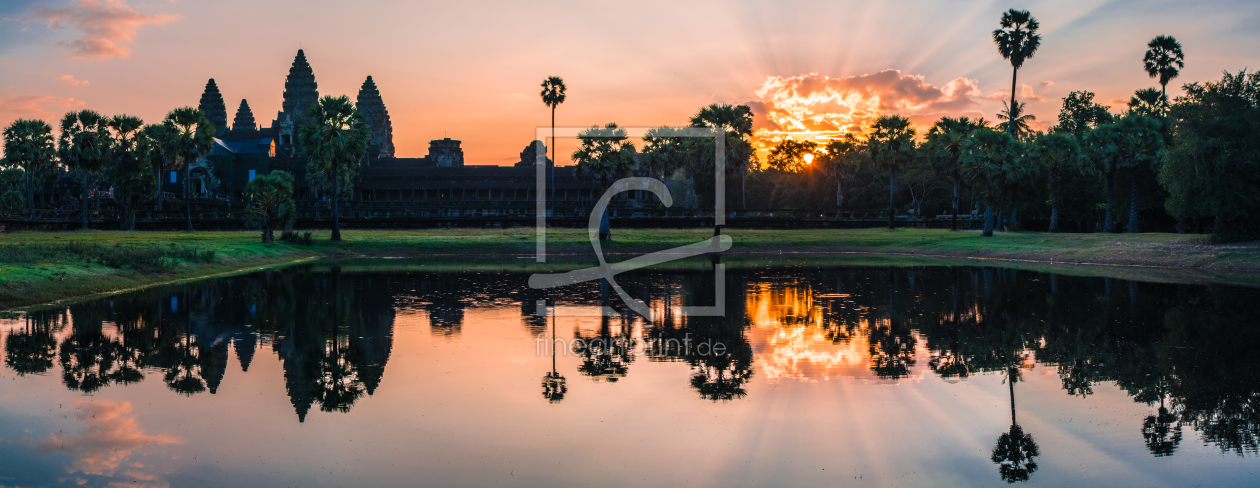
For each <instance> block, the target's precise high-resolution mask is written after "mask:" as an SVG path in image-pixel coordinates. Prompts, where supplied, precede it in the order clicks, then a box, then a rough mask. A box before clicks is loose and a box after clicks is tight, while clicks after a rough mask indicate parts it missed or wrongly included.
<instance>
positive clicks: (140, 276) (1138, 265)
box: [0, 228, 1260, 309]
mask: <svg viewBox="0 0 1260 488" xmlns="http://www.w3.org/2000/svg"><path fill="white" fill-rule="evenodd" d="M725 233H726V234H727V235H730V236H731V237H732V240H733V241H734V245H733V247H732V249H731V251H729V252H728V253H727V255H726V256H725V257H724V258H723V262H724V263H727V266H728V267H734V266H764V265H767V264H791V263H798V264H801V265H811V266H822V265H833V264H834V265H881V266H882V265H924V264H946V265H948V264H955V265H956V264H970V265H984V264H1001V265H1002V266H1008V267H1010V266H1013V267H1024V268H1029V269H1044V270H1053V271H1056V272H1065V273H1069V274H1087V275H1094V276H1097V275H1106V276H1117V277H1134V278H1135V279H1154V280H1160V281H1225V282H1236V283H1253V282H1260V278H1256V277H1260V243H1242V244H1228V245H1214V244H1209V243H1208V242H1207V239H1206V238H1205V236H1197V235H1175V234H1137V235H1128V234H1045V233H1033V232H1029V233H1009V234H1003V233H998V234H997V235H995V236H993V237H988V238H986V237H980V235H979V233H978V232H962V231H959V232H950V231H945V230H912V229H902V230H896V231H888V230H885V229H861V230H727V231H725ZM711 236H712V230H710V229H614V234H613V241H612V242H607V243H604V244H603V248H604V252H605V256H607V257H608V260H609V261H616V260H619V259H622V258H623V257H624V256H628V255H635V254H641V253H645V252H651V251H655V250H661V249H667V248H670V247H675V246H679V245H683V244H689V243H694V242H698V241H701V240H704V239H708V238H709V237H711ZM342 237H343V241H342V242H341V243H332V242H330V241H329V240H328V231H316V232H315V242H314V244H313V245H311V246H302V245H297V244H293V243H288V242H283V241H277V242H276V243H273V244H261V243H259V239H258V234H257V233H256V232H121V231H75V232H16V233H9V234H0V309H5V308H11V307H16V306H23V305H29V304H35V303H46V302H50V301H54V300H60V299H65V298H70V297H75V296H83V295H89V294H95V293H104V292H114V291H120V290H125V289H130V288H135V287H139V286H145V285H149V284H154V283H164V282H170V281H176V280H182V279H190V278H197V277H204V276H211V275H218V274H223V273H232V272H244V271H249V270H253V269H257V268H260V267H266V266H277V265H282V264H287V263H292V262H295V261H300V260H309V259H313V258H320V259H325V260H337V259H355V258H381V257H398V258H409V259H406V260H380V261H376V262H374V264H365V263H364V262H363V261H361V260H357V259H356V260H355V261H354V262H355V263H356V264H355V266H360V267H362V266H380V267H381V268H382V269H398V268H399V267H400V266H411V267H417V269H430V270H438V269H484V270H518V271H522V272H525V271H532V270H544V269H546V270H554V269H557V268H566V267H568V268H573V267H580V266H589V265H591V264H592V263H594V262H595V261H594V255H593V254H592V251H591V245H590V241H589V238H588V236H587V233H586V231H585V230H582V229H549V230H548V233H547V238H548V240H547V250H548V253H549V258H548V264H546V265H540V264H537V263H535V262H534V260H533V259H532V256H533V253H534V247H535V244H534V237H535V232H534V229H532V228H516V229H429V230H399V231H393V230H349V231H343V232H342ZM688 263H692V262H690V261H688V262H680V263H675V264H671V265H670V266H693V265H694V266H704V265H707V261H703V260H700V261H695V262H694V263H699V264H694V263H693V264H688ZM827 263H832V264H827ZM1082 264H1091V265H1106V266H1081V265H1082Z"/></svg>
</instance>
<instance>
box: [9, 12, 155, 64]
mask: <svg viewBox="0 0 1260 488" xmlns="http://www.w3.org/2000/svg"><path fill="white" fill-rule="evenodd" d="M32 11H33V12H34V13H35V17H36V18H38V19H39V20H41V21H44V22H46V23H48V26H49V27H52V28H55V29H63V28H65V27H66V26H72V27H74V29H75V30H76V31H78V33H79V35H80V37H79V38H78V39H75V40H73V41H70V42H62V43H58V45H59V46H61V47H63V48H65V50H66V53H67V54H69V55H70V57H72V58H75V59H109V58H125V57H127V56H128V55H130V54H131V47H130V46H128V45H129V44H131V43H132V41H134V40H135V38H136V31H138V30H140V28H141V27H143V26H144V25H146V24H165V23H167V22H173V21H176V20H179V16H178V15H166V14H152V15H150V14H143V13H140V12H137V11H136V10H135V9H133V8H131V7H130V6H129V5H127V2H126V1H125V0H78V1H77V2H76V3H74V4H72V5H70V6H69V7H66V8H59V9H52V8H48V7H44V6H37V7H34V8H33V9H32Z"/></svg>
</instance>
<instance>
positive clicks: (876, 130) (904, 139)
mask: <svg viewBox="0 0 1260 488" xmlns="http://www.w3.org/2000/svg"><path fill="white" fill-rule="evenodd" d="M866 146H867V148H868V150H869V151H870V155H871V159H873V160H875V162H876V164H879V165H881V166H883V167H885V168H887V169H888V230H892V229H893V228H894V227H893V219H894V218H895V217H896V211H895V210H894V208H895V207H894V203H896V202H895V196H896V189H897V185H896V179H897V159H898V156H903V157H902V160H903V161H905V160H908V159H910V158H911V157H912V156H910V155H909V154H908V153H909V152H910V151H913V150H914V126H912V125H910V119H907V118H905V117H902V116H900V115H881V116H880V117H879V118H878V119H876V120H875V124H874V125H872V126H871V135H870V136H869V137H868V138H867V140H866Z"/></svg>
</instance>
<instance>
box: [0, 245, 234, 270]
mask: <svg viewBox="0 0 1260 488" xmlns="http://www.w3.org/2000/svg"><path fill="white" fill-rule="evenodd" d="M215 260H216V255H215V251H214V250H213V249H206V250H202V249H198V248H195V247H181V246H177V245H175V244H171V245H170V246H168V247H165V248H164V247H162V246H156V245H122V244H115V245H113V246H107V245H103V244H100V243H96V242H91V241H70V242H67V243H64V244H35V245H28V244H18V245H10V246H0V262H4V263H17V264H32V263H37V262H50V261H51V262H72V263H97V264H101V265H104V266H108V267H111V268H131V269H137V270H162V269H168V268H170V267H172V266H174V265H175V264H176V262H177V261H185V262H193V263H213V262H215Z"/></svg>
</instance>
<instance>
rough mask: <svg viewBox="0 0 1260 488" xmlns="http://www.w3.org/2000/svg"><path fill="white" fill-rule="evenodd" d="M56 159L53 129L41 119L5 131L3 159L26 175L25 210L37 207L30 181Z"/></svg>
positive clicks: (14, 122) (11, 125)
mask: <svg viewBox="0 0 1260 488" xmlns="http://www.w3.org/2000/svg"><path fill="white" fill-rule="evenodd" d="M56 156H57V149H56V146H54V144H53V136H52V127H50V126H49V125H48V123H47V122H44V121H42V120H31V119H18V120H15V121H13V123H12V124H9V126H8V127H6V128H5V129H4V157H5V159H7V160H9V164H13V165H16V166H18V167H20V168H22V172H23V173H25V174H26V208H34V207H35V191H34V189H33V188H32V185H31V181H32V179H33V178H35V177H36V176H32V175H37V176H42V175H43V174H44V171H46V170H47V169H48V167H49V166H51V165H52V162H53V158H55V157H56Z"/></svg>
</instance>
